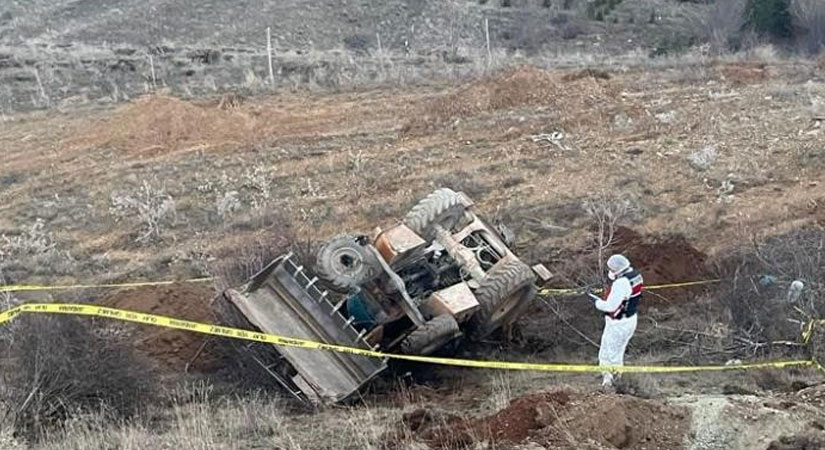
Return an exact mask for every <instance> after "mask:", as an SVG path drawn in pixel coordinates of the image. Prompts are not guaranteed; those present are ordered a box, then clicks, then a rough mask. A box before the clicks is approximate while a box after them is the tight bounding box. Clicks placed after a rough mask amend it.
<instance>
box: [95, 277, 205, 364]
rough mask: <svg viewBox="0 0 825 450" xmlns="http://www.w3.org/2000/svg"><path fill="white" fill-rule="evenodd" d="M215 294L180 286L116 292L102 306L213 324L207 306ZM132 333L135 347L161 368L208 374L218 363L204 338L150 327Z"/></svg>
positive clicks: (203, 289)
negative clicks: (192, 370) (190, 370)
mask: <svg viewBox="0 0 825 450" xmlns="http://www.w3.org/2000/svg"><path fill="white" fill-rule="evenodd" d="M214 295H215V294H214V291H213V290H212V289H211V288H210V287H208V286H204V285H198V284H192V283H179V284H173V285H169V286H149V287H141V288H134V289H124V290H119V291H116V292H113V293H111V294H109V295H108V296H106V297H105V298H104V299H103V300H102V302H101V303H102V304H103V305H105V306H108V307H111V308H120V309H125V310H129V311H136V312H144V313H151V314H156V315H161V316H168V317H173V318H176V319H184V320H191V321H194V322H204V323H214V322H215V317H214V315H213V313H212V309H211V306H210V301H211V300H212V298H213V297H214ZM133 332H134V342H135V348H136V349H137V350H138V351H139V352H141V353H143V354H145V355H147V356H148V357H150V358H151V359H152V360H154V361H155V362H157V363H158V364H159V365H160V366H161V367H162V368H164V369H168V370H172V371H184V370H187V369H189V368H191V369H194V370H200V371H209V370H212V369H215V368H217V365H218V364H219V358H218V356H217V355H216V354H214V352H212V351H211V349H212V348H213V347H214V346H210V345H208V342H207V340H208V337H206V336H205V335H202V334H197V333H191V332H187V331H178V330H170V329H165V328H158V327H152V326H149V325H137V326H136V328H135V329H134V331H133Z"/></svg>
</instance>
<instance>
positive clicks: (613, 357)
mask: <svg viewBox="0 0 825 450" xmlns="http://www.w3.org/2000/svg"><path fill="white" fill-rule="evenodd" d="M607 270H608V272H607V277H608V278H609V279H610V280H611V284H610V286H608V287H607V289H605V295H604V298H600V297H598V296H596V295H594V294H592V293H590V292H587V295H588V296H589V297H590V298H591V299H592V300H593V301H594V304H595V306H596V309H598V310H599V311H601V312H602V313H604V332H603V333H602V342H601V345H600V347H599V365H600V366H622V365H624V352H625V350H626V349H627V344H628V343H629V342H630V338H631V337H633V333H634V332H635V331H636V323H637V321H638V316H637V312H638V310H639V302H640V300H641V299H642V291H643V290H644V280H643V279H642V275H641V274H640V273H639V272H638V271H636V270H635V269H634V268H633V267H631V265H630V261H629V260H628V259H627V258H625V257H624V256H622V255H613V256H611V257H610V258H609V259H608V260H607ZM613 378H614V375H613V373H612V372H609V371H607V372H604V373H603V376H602V386H603V387H606V388H609V387H612V386H613Z"/></svg>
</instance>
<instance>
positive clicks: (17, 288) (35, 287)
mask: <svg viewBox="0 0 825 450" xmlns="http://www.w3.org/2000/svg"><path fill="white" fill-rule="evenodd" d="M213 280H214V278H212V277H203V278H191V279H188V280H168V281H137V282H130V283H104V284H65V285H56V286H50V285H45V284H43V285H41V284H9V285H5V286H0V293H2V292H27V291H28V292H33V291H68V290H74V289H95V288H134V287H147V286H168V285H171V284H177V283H206V282H209V281H213ZM720 281H721V280H718V279H717V280H702V281H687V282H684V283H668V284H658V285H653V286H645V289H653V290H656V289H671V288H680V287H690V286H699V285H704V284H713V283H719V282H720ZM601 291H602V289H593V292H601ZM583 293H584V291H583V290H582V289H578V288H577V289H549V288H545V289H539V291H538V294H539V295H550V294H583Z"/></svg>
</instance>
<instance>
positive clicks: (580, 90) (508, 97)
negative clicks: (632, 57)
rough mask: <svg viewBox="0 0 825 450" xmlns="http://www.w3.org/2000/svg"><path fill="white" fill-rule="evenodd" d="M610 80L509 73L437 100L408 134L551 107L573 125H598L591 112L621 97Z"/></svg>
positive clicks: (522, 70)
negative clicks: (510, 111) (468, 119)
mask: <svg viewBox="0 0 825 450" xmlns="http://www.w3.org/2000/svg"><path fill="white" fill-rule="evenodd" d="M608 78H609V75H607V76H606V74H604V73H602V72H592V73H588V72H581V73H579V74H577V76H570V75H560V74H558V73H550V72H545V71H543V70H540V69H537V68H535V67H532V66H522V67H517V68H513V69H509V70H506V71H503V72H501V73H499V74H496V75H494V76H491V77H488V78H485V79H482V80H479V81H476V82H473V83H471V84H469V85H468V86H466V87H463V88H461V89H459V90H457V91H454V92H451V93H448V94H445V95H442V96H439V97H437V98H435V99H433V100H432V101H431V102H430V103H428V104H427V105H426V106H425V107H424V108H423V109H422V111H421V113H420V114H418V115H416V116H415V117H414V118H413V119H412V120H411V121H410V122H408V123H407V125H406V127H405V131H407V132H412V133H415V132H423V131H426V130H428V129H430V128H432V127H433V126H438V125H443V124H446V123H452V122H453V121H455V120H456V119H461V118H464V117H471V116H474V115H477V114H481V113H488V112H492V111H498V110H508V109H512V108H519V107H524V106H530V105H548V106H552V107H553V109H554V110H555V111H557V112H558V114H559V115H560V116H563V117H565V118H567V120H568V121H570V122H571V123H572V122H575V123H581V121H584V120H586V121H598V120H601V119H602V118H600V117H599V114H594V113H593V108H592V107H593V106H595V105H598V104H604V103H608V102H610V101H611V100H614V99H615V98H616V96H617V93H616V92H615V91H614V90H613V89H611V88H610V86H609V82H608V81H607V79H608ZM577 111H588V113H589V115H577V114H573V113H574V112H577ZM573 116H575V117H573Z"/></svg>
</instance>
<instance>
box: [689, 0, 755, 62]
mask: <svg viewBox="0 0 825 450" xmlns="http://www.w3.org/2000/svg"><path fill="white" fill-rule="evenodd" d="M744 17H745V0H725V1H717V2H715V3H714V4H713V7H711V8H709V9H708V11H707V14H706V15H704V16H703V17H702V19H701V23H700V27H701V30H702V32H703V34H704V38H705V39H706V40H707V42H709V43H710V44H711V48H712V50H713V51H714V52H716V53H723V52H726V51H729V50H732V49H735V48H737V47H739V44H738V41H739V40H740V36H741V33H742V28H743V26H744V25H745V18H744Z"/></svg>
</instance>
